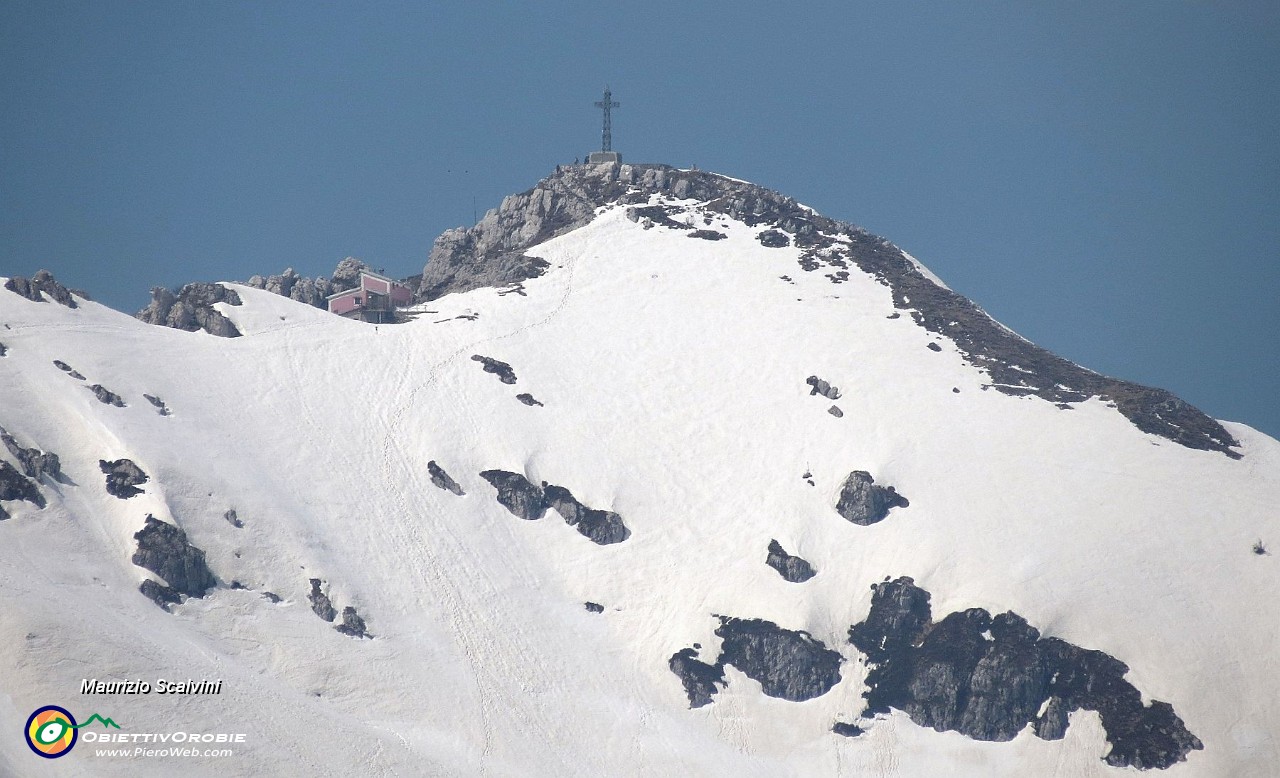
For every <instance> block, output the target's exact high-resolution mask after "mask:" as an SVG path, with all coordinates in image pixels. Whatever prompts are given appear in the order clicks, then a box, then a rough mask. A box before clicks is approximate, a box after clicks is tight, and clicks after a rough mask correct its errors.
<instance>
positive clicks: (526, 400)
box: [516, 392, 543, 408]
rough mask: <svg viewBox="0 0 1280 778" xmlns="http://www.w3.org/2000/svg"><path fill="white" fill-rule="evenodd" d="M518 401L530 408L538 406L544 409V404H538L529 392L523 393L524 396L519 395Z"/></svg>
mask: <svg viewBox="0 0 1280 778" xmlns="http://www.w3.org/2000/svg"><path fill="white" fill-rule="evenodd" d="M516 399H517V400H519V401H520V402H522V403H524V404H525V405H528V406H530V407H533V406H535V405H536V406H538V407H539V408H541V407H543V406H542V403H540V402H538V401H537V400H535V399H534V398H533V395H531V394H529V393H528V392H524V393H522V394H517V395H516Z"/></svg>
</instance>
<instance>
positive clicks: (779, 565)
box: [765, 540, 817, 583]
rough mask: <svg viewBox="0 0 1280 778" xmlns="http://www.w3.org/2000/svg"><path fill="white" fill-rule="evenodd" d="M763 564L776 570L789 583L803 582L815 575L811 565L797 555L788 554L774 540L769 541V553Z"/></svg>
mask: <svg viewBox="0 0 1280 778" xmlns="http://www.w3.org/2000/svg"><path fill="white" fill-rule="evenodd" d="M765 564H767V565H769V567H772V568H773V569H774V570H777V571H778V575H780V576H782V577H783V578H784V579H786V580H788V581H790V582H791V583H804V582H805V581H807V580H809V579H810V578H812V577H814V576H815V575H817V573H816V572H814V570H813V566H812V565H810V564H809V563H808V562H807V561H805V560H804V559H801V558H800V557H798V556H792V555H791V554H788V553H787V552H786V551H785V550H783V548H782V544H781V543H779V542H778V541H776V540H770V541H769V555H768V557H766V558H765Z"/></svg>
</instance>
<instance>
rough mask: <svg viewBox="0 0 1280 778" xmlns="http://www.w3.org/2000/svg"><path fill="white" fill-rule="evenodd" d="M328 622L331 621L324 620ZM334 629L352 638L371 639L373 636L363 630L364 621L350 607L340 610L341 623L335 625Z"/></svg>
mask: <svg viewBox="0 0 1280 778" xmlns="http://www.w3.org/2000/svg"><path fill="white" fill-rule="evenodd" d="M330 620H331V619H325V621H330ZM334 629H336V630H338V631H339V632H341V633H342V634H344V635H348V636H350V637H353V638H372V637H373V635H370V634H369V633H368V631H367V630H366V629H365V623H364V619H362V618H360V614H359V613H357V612H356V609H355V608H353V607H351V606H350V605H348V606H347V607H345V608H343V609H342V623H341V624H337V625H335V626H334Z"/></svg>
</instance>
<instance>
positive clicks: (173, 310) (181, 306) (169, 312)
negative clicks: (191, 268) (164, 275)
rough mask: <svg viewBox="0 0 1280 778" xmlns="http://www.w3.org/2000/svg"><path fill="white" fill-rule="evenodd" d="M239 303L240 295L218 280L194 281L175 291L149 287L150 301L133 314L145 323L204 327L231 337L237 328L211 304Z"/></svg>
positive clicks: (219, 335) (223, 336)
mask: <svg viewBox="0 0 1280 778" xmlns="http://www.w3.org/2000/svg"><path fill="white" fill-rule="evenodd" d="M218 303H226V304H227V305H240V295H238V294H236V293H235V290H234V289H228V288H227V287H225V286H223V285H221V284H211V283H205V282H198V283H194V284H187V285H186V286H184V287H182V289H180V290H179V291H178V293H177V294H174V293H173V292H171V291H169V290H168V289H165V288H163V287H156V288H154V289H152V290H151V303H150V304H149V305H148V306H147V307H146V308H143V309H142V310H141V311H138V313H137V314H135V318H137V319H140V320H141V321H144V322H146V323H147V324H159V325H161V326H164V327H172V328H174V329H177V330H185V331H187V332H195V331H197V330H204V331H205V332H207V333H209V334H210V335H217V336H218V337H222V338H234V337H238V336H239V335H240V330H238V329H236V325H234V324H232V323H231V320H230V319H228V318H227V317H226V316H223V315H222V314H221V313H219V312H218V311H217V310H215V309H214V307H213V306H214V305H217V304H218Z"/></svg>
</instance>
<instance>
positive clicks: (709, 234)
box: [686, 230, 729, 240]
mask: <svg viewBox="0 0 1280 778" xmlns="http://www.w3.org/2000/svg"><path fill="white" fill-rule="evenodd" d="M686 237H689V238H702V239H703V240H724V239H725V238H727V237H729V236H728V235H725V234H724V233H723V232H718V231H716V230H694V231H693V232H691V233H689V234H688V235H687V236H686Z"/></svg>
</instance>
